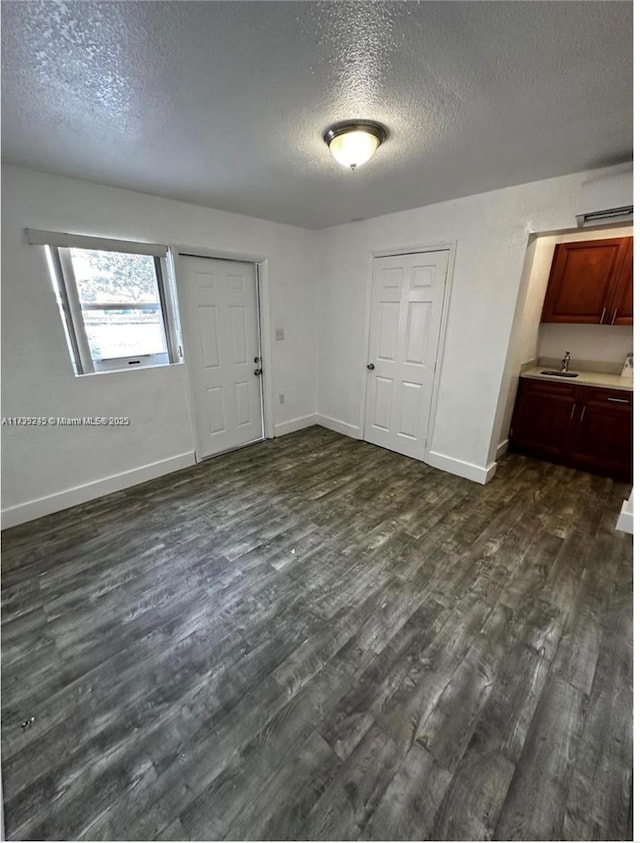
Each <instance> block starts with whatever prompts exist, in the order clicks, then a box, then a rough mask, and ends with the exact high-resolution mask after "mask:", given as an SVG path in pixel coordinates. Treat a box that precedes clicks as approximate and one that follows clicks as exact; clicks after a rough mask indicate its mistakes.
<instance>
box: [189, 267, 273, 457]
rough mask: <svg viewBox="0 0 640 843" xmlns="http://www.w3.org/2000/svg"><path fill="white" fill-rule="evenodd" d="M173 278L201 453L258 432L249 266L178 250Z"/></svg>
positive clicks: (222, 448)
mask: <svg viewBox="0 0 640 843" xmlns="http://www.w3.org/2000/svg"><path fill="white" fill-rule="evenodd" d="M178 286H179V295H180V309H181V313H182V320H183V334H184V337H183V338H184V343H185V351H186V354H185V362H186V364H187V367H188V371H189V385H190V389H191V394H192V402H193V409H194V421H195V428H196V438H197V449H196V450H197V454H198V457H199V458H200V459H202V458H203V457H207V456H211V455H212V454H216V453H219V452H220V451H226V450H228V449H229V448H236V447H240V446H241V445H246V444H248V443H249V442H254V441H256V440H258V439H261V438H262V437H263V425H262V398H261V394H260V390H261V383H260V381H261V378H260V377H259V376H256V375H254V370H255V369H256V368H260V365H259V364H256V363H254V358H255V357H259V356H260V349H259V340H258V302H257V290H256V274H255V266H254V265H253V264H250V263H241V262H237V261H227V260H215V259H213V258H195V257H181V258H180V283H179V285H178Z"/></svg>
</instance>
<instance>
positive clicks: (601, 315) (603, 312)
mask: <svg viewBox="0 0 640 843" xmlns="http://www.w3.org/2000/svg"><path fill="white" fill-rule="evenodd" d="M606 312H607V308H606V307H603V308H602V313H601V314H600V324H601V325H602V323H603V322H604V315H605V313H606Z"/></svg>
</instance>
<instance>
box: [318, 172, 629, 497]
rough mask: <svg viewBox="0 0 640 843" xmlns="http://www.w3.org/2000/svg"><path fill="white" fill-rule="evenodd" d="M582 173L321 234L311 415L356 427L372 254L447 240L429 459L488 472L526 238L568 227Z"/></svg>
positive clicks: (477, 475) (506, 383)
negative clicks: (445, 298) (449, 281)
mask: <svg viewBox="0 0 640 843" xmlns="http://www.w3.org/2000/svg"><path fill="white" fill-rule="evenodd" d="M620 169H624V168H611V170H610V171H611V172H616V171H619V170H620ZM605 172H606V171H600V173H602V174H604V173H605ZM600 173H594V172H591V173H589V174H588V175H589V177H590V178H593V177H594V176H595V175H597V174H600ZM586 177H587V174H585V173H578V174H574V175H571V176H565V177H562V178H556V179H549V180H546V181H540V182H534V183H531V184H525V185H519V186H516V187H510V188H507V189H505V190H498V191H493V192H491V193H485V194H481V195H478V196H470V197H467V198H464V199H458V200H454V201H450V202H442V203H439V204H437V205H431V206H428V207H424V208H418V209H416V210H411V211H404V212H402V213H397V214H391V215H388V216H384V217H379V218H376V219H372V220H366V221H362V222H357V223H351V224H348V225H343V226H338V227H335V228H330V229H326V230H324V231H321V232H319V238H320V242H321V244H322V252H323V253H324V256H325V259H324V264H323V271H324V277H323V279H322V282H321V283H320V284H318V286H317V314H318V324H319V328H318V413H319V417H320V418H321V419H322V418H328V419H333V420H334V424H335V426H336V427H338V428H341V429H344V430H345V431H349V430H350V431H352V432H353V433H354V434H355V435H357V434H358V433H360V432H361V431H362V425H363V397H364V389H365V364H366V341H367V325H366V315H365V314H366V302H367V297H368V290H369V283H370V273H371V266H370V258H371V255H372V253H374V252H376V251H380V250H386V249H394V248H397V249H404V248H406V247H418V246H427V245H436V244H442V243H454V244H455V246H456V255H455V267H454V274H453V288H452V298H451V308H450V313H449V320H448V326H447V332H446V341H445V350H444V358H443V367H442V378H441V384H440V389H439V394H438V396H437V410H436V417H435V426H434V432H433V439H432V442H431V443H430V450H431V452H432V461H433V462H434V464H435V463H436V462H437V463H438V464H439V465H441V466H445V465H446V467H447V468H448V469H449V470H451V471H456V472H458V473H462V474H465V475H466V476H470V477H473V478H474V479H479V480H482V479H487V478H489V477H490V476H491V474H492V471H493V470H494V468H495V465H494V459H495V454H496V450H497V447H498V444H499V441H500V433H501V423H502V420H503V416H504V412H505V406H506V402H507V399H508V395H509V387H510V384H511V381H512V373H511V371H510V370H508V367H507V363H508V351H509V350H510V348H511V345H512V342H511V341H512V327H513V323H514V315H515V312H516V304H517V302H518V299H519V295H520V290H521V281H522V278H523V268H524V264H525V256H526V251H527V246H528V243H529V237H530V235H531V234H532V233H535V232H548V231H558V230H563V229H570V228H572V227H575V225H576V223H575V213H576V205H577V200H578V197H579V192H580V187H581V185H582V183H583V181H585V179H586ZM507 370H508V371H507ZM336 422H337V424H336ZM434 454H435V455H439V456H438V457H437V458H436V457H434Z"/></svg>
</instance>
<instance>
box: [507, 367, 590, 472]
mask: <svg viewBox="0 0 640 843" xmlns="http://www.w3.org/2000/svg"><path fill="white" fill-rule="evenodd" d="M576 409H577V408H576V389H575V387H571V386H569V385H568V384H555V383H547V382H546V381H535V380H529V379H526V378H522V379H521V380H520V386H519V389H518V398H517V400H516V408H515V412H514V415H513V421H512V433H511V446H512V448H513V449H514V450H517V451H521V452H522V453H525V454H529V455H530V456H539V457H543V458H545V457H546V458H548V459H556V460H557V459H559V458H562V457H565V456H566V455H567V453H568V450H569V437H570V433H571V428H572V423H573V419H574V416H575V413H576Z"/></svg>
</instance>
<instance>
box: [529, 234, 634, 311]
mask: <svg viewBox="0 0 640 843" xmlns="http://www.w3.org/2000/svg"><path fill="white" fill-rule="evenodd" d="M632 242H633V238H631V237H616V238H612V239H610V240H582V241H579V242H577V243H559V244H558V245H557V246H556V249H555V252H554V256H553V263H552V265H551V274H550V276H549V285H548V287H547V295H546V298H545V301H544V307H543V310H542V321H543V322H575V323H582V324H591V325H601V324H606V325H611V324H614V318H615V320H616V321H615V324H616V325H629V324H631V323H632V315H631V276H629V282H628V283H626V281H625V282H623V278H626V275H625V271H626V270H628V271H629V272H631V262H630V259H629V258H628V255H629V252H630V248H631V247H632ZM622 297H624V304H623V303H622ZM616 311H617V312H616ZM623 314H624V315H623ZM625 320H627V321H625Z"/></svg>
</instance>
